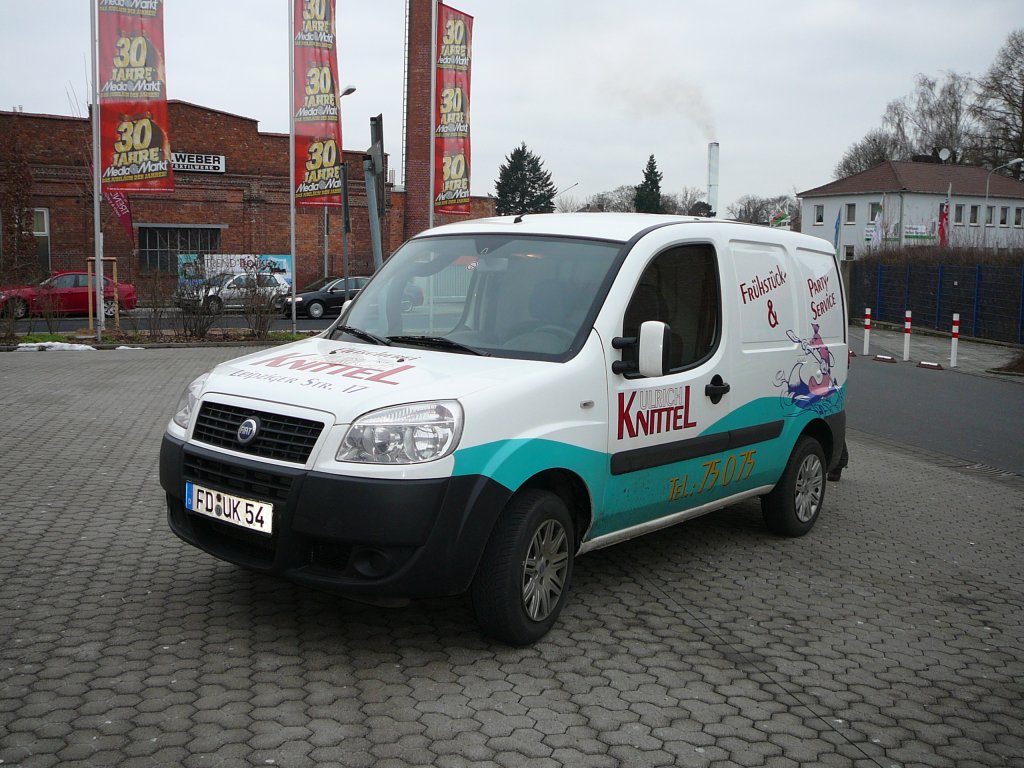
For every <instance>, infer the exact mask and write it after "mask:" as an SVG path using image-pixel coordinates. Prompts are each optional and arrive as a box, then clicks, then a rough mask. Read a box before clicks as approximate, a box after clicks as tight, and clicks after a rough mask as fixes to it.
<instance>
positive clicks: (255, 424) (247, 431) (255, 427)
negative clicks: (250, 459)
mask: <svg viewBox="0 0 1024 768" xmlns="http://www.w3.org/2000/svg"><path fill="white" fill-rule="evenodd" d="M259 431H260V423H259V421H258V420H257V419H252V418H249V419H246V420H245V421H243V422H242V424H241V426H240V427H239V428H238V432H237V433H236V435H235V437H236V438H238V442H239V443H240V444H241V445H248V444H249V443H251V442H252V441H253V440H255V439H256V433H258V432H259Z"/></svg>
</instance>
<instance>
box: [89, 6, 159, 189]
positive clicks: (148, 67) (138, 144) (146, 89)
mask: <svg viewBox="0 0 1024 768" xmlns="http://www.w3.org/2000/svg"><path fill="white" fill-rule="evenodd" d="M98 10H99V57H98V58H99V77H98V81H99V106H100V109H99V111H100V179H101V181H102V186H103V191H104V193H108V192H115V191H120V192H132V191H138V190H146V191H150V192H160V191H163V192H173V191H174V170H173V168H172V167H171V141H170V136H169V133H168V121H167V82H166V72H165V70H164V0H99V5H98Z"/></svg>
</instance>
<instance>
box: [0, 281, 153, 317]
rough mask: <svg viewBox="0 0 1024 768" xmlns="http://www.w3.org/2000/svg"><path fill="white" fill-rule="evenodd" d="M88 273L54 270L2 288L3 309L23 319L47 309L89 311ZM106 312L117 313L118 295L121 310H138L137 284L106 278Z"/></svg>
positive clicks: (66, 312)
mask: <svg viewBox="0 0 1024 768" xmlns="http://www.w3.org/2000/svg"><path fill="white" fill-rule="evenodd" d="M88 279H89V276H88V274H87V273H85V272H70V271H64V272H54V273H53V275H51V276H50V277H48V278H46V279H45V280H43V281H42V282H41V283H38V284H36V285H26V286H23V287H18V288H0V312H10V313H11V314H12V315H13V316H14V317H15V318H17V319H21V318H23V317H27V316H28V315H30V314H32V315H44V314H47V313H48V312H53V313H54V314H61V315H85V314H88V312H89V305H88V303H87V302H88V300H89V299H88V295H89V292H90V290H89V287H88ZM103 281H104V283H105V285H104V289H103V314H104V315H106V316H107V317H113V316H114V309H115V304H114V301H115V297H116V300H117V302H118V303H119V304H120V305H121V309H135V307H136V306H137V305H138V299H137V298H136V297H135V286H134V285H131V284H130V283H117V284H116V285H115V283H114V281H113V280H111V279H110V278H109V277H104V278H103Z"/></svg>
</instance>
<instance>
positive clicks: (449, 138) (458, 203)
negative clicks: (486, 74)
mask: <svg viewBox="0 0 1024 768" xmlns="http://www.w3.org/2000/svg"><path fill="white" fill-rule="evenodd" d="M436 33H437V76H436V78H435V80H436V83H437V88H436V93H435V94H434V116H435V118H434V119H435V120H436V123H435V124H434V212H435V213H469V212H470V210H469V76H470V65H471V63H472V60H473V17H472V16H468V15H466V14H465V13H462V12H461V11H457V10H455V9H454V8H449V7H448V6H446V5H444V4H442V3H438V5H437V30H436Z"/></svg>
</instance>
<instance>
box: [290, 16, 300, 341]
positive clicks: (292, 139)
mask: <svg viewBox="0 0 1024 768" xmlns="http://www.w3.org/2000/svg"><path fill="white" fill-rule="evenodd" d="M295 2H296V0H292V2H290V3H288V222H289V229H290V233H289V246H288V247H289V249H290V252H291V256H292V335H295V333H296V330H295V326H296V319H295V283H296V281H297V279H298V275H299V265H298V263H297V262H296V258H295Z"/></svg>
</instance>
